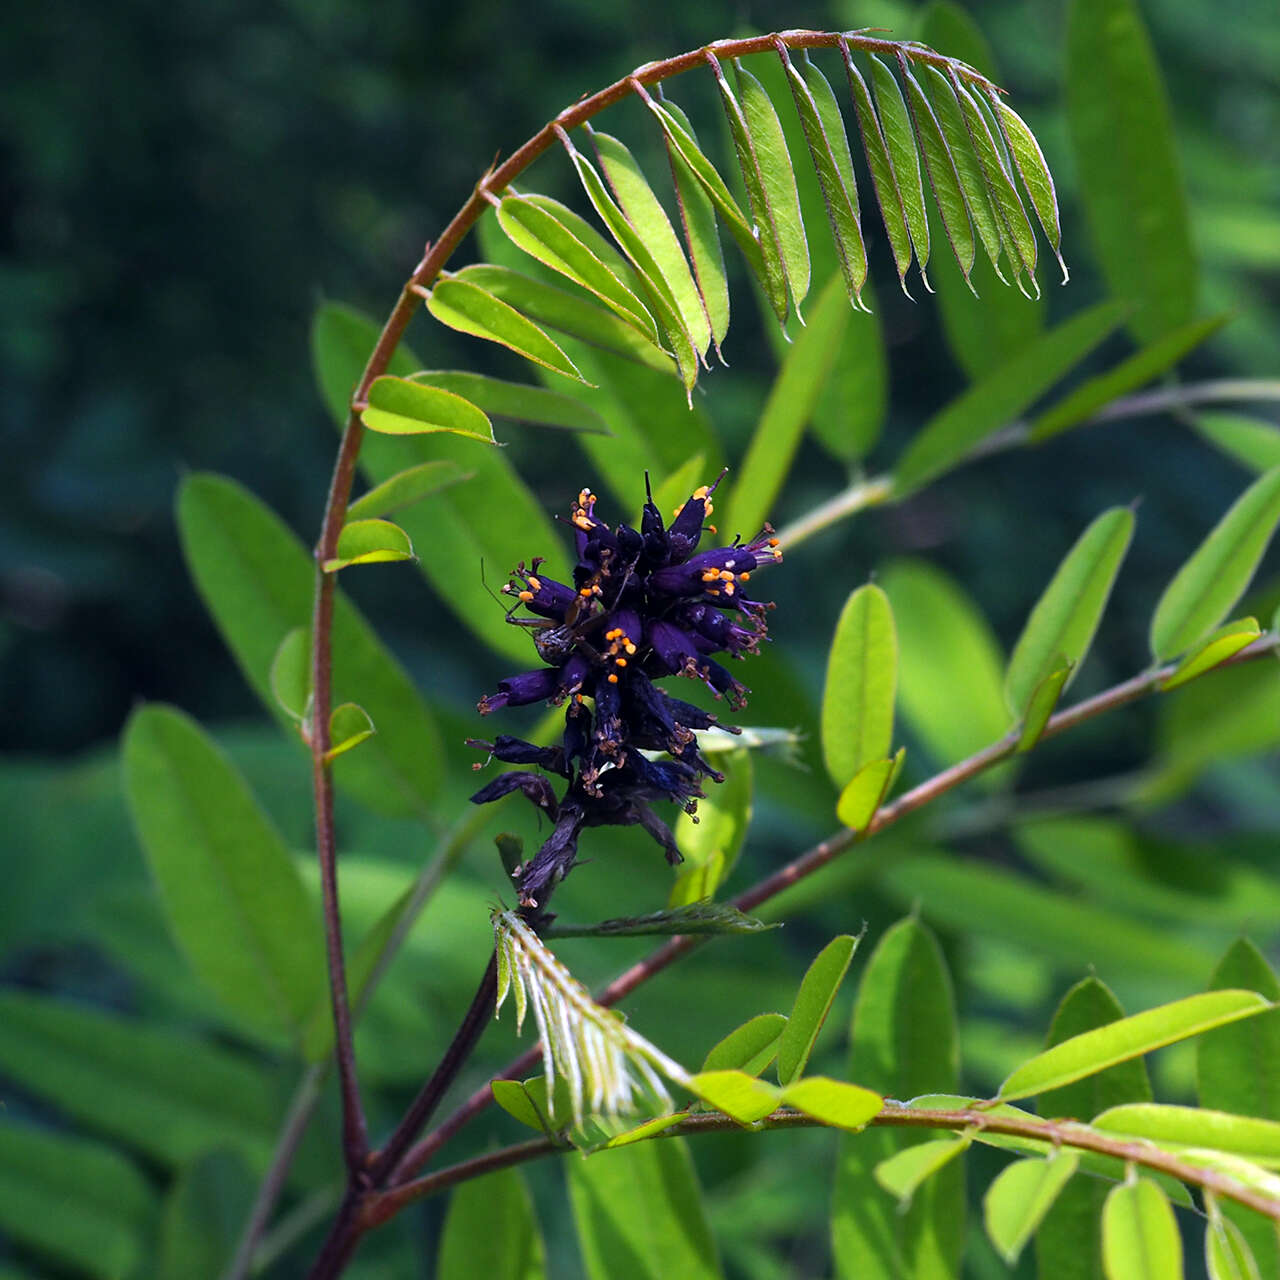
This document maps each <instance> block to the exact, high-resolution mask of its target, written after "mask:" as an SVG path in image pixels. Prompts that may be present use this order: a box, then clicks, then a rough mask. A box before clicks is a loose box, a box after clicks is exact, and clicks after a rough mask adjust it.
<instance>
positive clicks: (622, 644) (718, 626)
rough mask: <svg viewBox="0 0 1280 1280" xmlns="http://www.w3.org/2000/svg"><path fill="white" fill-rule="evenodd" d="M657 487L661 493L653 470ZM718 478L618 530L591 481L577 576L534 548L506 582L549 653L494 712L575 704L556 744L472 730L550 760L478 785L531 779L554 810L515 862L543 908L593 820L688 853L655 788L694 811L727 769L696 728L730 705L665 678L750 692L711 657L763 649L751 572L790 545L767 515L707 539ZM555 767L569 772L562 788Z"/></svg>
mask: <svg viewBox="0 0 1280 1280" xmlns="http://www.w3.org/2000/svg"><path fill="white" fill-rule="evenodd" d="M718 483H719V481H718V480H717V481H716V484H718ZM645 487H646V492H648V483H647V481H646V486H645ZM715 487H716V486H715V485H714V484H713V485H711V486H709V487H704V488H701V489H699V490H697V492H695V493H694V494H693V496H692V497H691V498H689V500H688V501H687V502H685V503H684V505H683V506H682V507H681V508H680V509H679V510H678V511H677V512H676V513H675V516H674V518H673V519H672V521H671V524H670V526H667V525H665V524H664V523H663V519H662V516H661V514H660V513H659V511H658V508H657V507H656V506H655V505H654V502H653V495H652V493H648V500H647V501H646V503H645V506H644V514H643V517H642V519H641V522H640V528H639V529H638V530H637V529H633V528H631V527H630V526H629V525H625V524H619V525H618V526H617V527H616V528H610V527H609V526H608V525H607V524H604V523H603V522H602V521H601V520H599V519H597V518H596V515H595V504H596V498H595V495H594V494H593V493H591V492H590V491H589V490H587V489H583V490H582V492H581V493H579V494H578V500H577V502H576V503H575V504H574V506H573V512H572V516H571V523H572V524H573V528H574V537H575V541H576V550H577V563H576V564H575V565H574V570H573V585H572V586H570V585H568V584H566V583H562V582H556V581H554V580H553V579H551V578H548V577H546V576H545V575H544V574H542V573H540V572H539V566H540V565H541V564H542V561H541V560H534V561H533V564H532V566H530V567H529V568H526V567H525V566H524V564H521V565H519V566H518V568H517V569H516V570H515V572H514V573H513V575H512V579H511V581H510V582H509V583H507V584H506V585H505V586H504V587H503V592H504V593H505V594H508V595H513V596H515V597H516V598H517V604H516V605H515V606H513V609H512V614H514V612H515V610H516V609H517V608H519V607H520V606H521V605H523V606H524V607H525V608H526V609H527V610H528V611H529V613H531V614H533V615H534V616H533V617H532V618H529V617H522V618H516V617H514V616H512V617H510V619H509V620H510V621H511V622H513V623H515V624H517V625H521V626H529V627H531V628H533V640H534V644H535V645H536V647H537V650H538V656H539V657H540V658H541V659H542V661H543V663H544V664H545V665H544V666H541V667H538V668H537V669H536V670H533V671H526V672H523V673H521V674H520V675H514V676H509V677H508V678H507V679H505V680H500V681H499V682H498V691H497V693H494V694H490V695H488V696H487V697H484V698H482V699H481V700H480V704H479V709H480V712H481V714H482V715H488V714H489V712H491V711H496V710H497V709H498V708H499V707H517V706H522V705H524V704H527V703H533V702H542V701H550V702H552V703H554V704H556V705H560V704H561V703H564V704H567V705H566V709H565V728H564V737H563V739H562V741H561V743H560V744H559V745H557V746H553V747H538V746H534V744H533V743H530V742H525V741H523V740H522V739H520V738H513V737H510V736H508V735H506V734H500V735H498V737H496V738H495V739H494V741H493V742H481V741H477V740H474V739H473V740H472V741H471V742H470V744H469V745H471V746H474V747H479V748H481V749H483V750H485V751H488V752H489V753H490V757H491V758H492V759H497V760H501V761H504V762H506V763H508V764H519V765H531V766H536V767H537V768H538V769H542V770H545V771H546V772H545V773H540V772H536V771H535V769H532V768H530V769H515V770H512V771H510V772H508V773H504V774H503V775H502V776H501V777H498V778H495V779H494V780H493V781H492V782H491V783H489V785H488V786H486V787H484V788H482V789H481V790H480V791H477V792H476V794H475V795H474V796H472V797H471V798H472V800H473V801H474V802H475V803H476V804H485V803H487V802H488V801H490V800H497V799H499V798H500V797H502V796H505V795H508V794H510V793H511V792H513V791H521V792H523V793H524V795H525V796H527V797H528V799H529V800H530V801H531V802H532V803H533V804H534V805H535V806H537V808H538V809H540V810H541V811H543V812H545V813H546V814H547V816H548V817H549V818H550V819H551V821H552V823H553V824H554V825H553V829H552V832H551V835H550V836H549V837H548V839H547V840H546V841H545V842H544V843H543V845H542V847H541V848H540V849H539V850H538V852H537V854H536V855H535V856H534V857H533V858H531V859H530V860H529V861H528V862H526V863H525V864H524V865H523V866H522V867H520V868H519V869H518V871H517V872H516V878H517V879H518V881H519V895H520V903H521V905H522V906H523V907H525V908H526V909H528V910H532V911H537V910H539V909H540V907H539V904H540V903H541V904H542V906H545V904H546V899H547V896H548V894H549V891H550V889H551V887H553V886H554V885H555V884H556V883H557V882H558V881H559V880H560V879H562V878H563V877H564V875H565V874H566V873H567V872H568V871H569V869H570V868H571V867H572V866H573V864H574V861H575V860H576V857H577V847H578V835H579V833H580V832H581V831H582V830H583V828H585V827H596V826H610V825H631V824H635V823H638V824H639V825H640V826H642V827H644V829H645V830H646V831H648V832H649V834H650V835H652V836H653V838H654V839H655V840H656V841H657V842H658V843H659V844H660V845H661V846H662V847H663V849H664V850H665V851H666V854H667V859H668V861H669V862H672V863H676V862H679V861H680V850H679V849H678V848H677V847H676V842H675V838H674V836H673V835H672V834H671V830H670V828H669V827H668V826H667V824H666V823H665V822H664V821H663V820H662V818H660V817H659V816H658V814H657V813H655V812H654V811H653V809H652V807H651V805H652V802H653V801H656V800H672V801H675V802H676V803H677V804H679V805H681V806H682V807H683V808H684V809H686V810H687V811H688V812H689V813H693V811H694V809H695V807H696V804H697V800H698V797H699V796H701V795H702V794H703V792H702V788H701V785H700V784H701V781H702V779H703V778H704V777H708V778H711V779H712V780H713V781H716V782H721V781H723V780H724V775H723V774H721V773H719V772H717V771H716V770H715V769H713V768H712V767H711V765H709V764H708V763H707V761H706V759H705V758H704V757H703V755H702V753H701V752H700V751H699V750H698V745H697V739H696V738H695V736H694V730H696V729H707V728H710V727H711V726H712V725H715V724H718V723H719V722H718V721H717V719H716V717H715V716H714V715H711V714H709V713H708V712H705V711H702V710H701V709H700V708H698V707H695V706H693V705H692V704H691V703H688V702H682V701H681V700H680V699H679V698H673V697H672V696H671V695H670V694H668V693H666V692H665V691H664V690H662V689H659V688H658V687H657V686H656V685H655V683H654V681H655V680H659V679H661V678H663V677H664V676H687V677H690V678H692V679H696V680H701V681H702V682H703V683H705V684H706V685H707V686H708V687H709V688H710V689H711V690H712V692H713V693H714V694H715V695H716V697H717V698H719V697H726V698H727V699H728V701H729V704H730V706H732V707H734V708H735V709H736V708H739V707H741V706H743V705H744V704H745V700H746V699H745V695H746V692H747V691H746V689H745V688H744V687H743V685H741V684H740V683H739V682H738V681H737V680H735V679H734V678H733V676H731V675H730V674H729V672H728V671H727V670H726V669H725V668H724V667H723V666H722V665H721V664H720V663H719V662H717V661H716V660H715V659H714V658H713V657H712V656H711V655H712V654H720V653H727V654H728V655H729V656H730V657H731V658H741V657H742V656H743V655H744V654H747V653H755V652H756V651H757V649H758V647H759V644H760V641H761V640H762V639H763V638H764V636H765V621H764V615H765V612H766V610H768V609H770V608H772V605H768V604H765V603H763V602H761V601H758V600H753V599H751V598H750V596H749V595H748V592H747V583H748V581H749V580H750V577H751V575H752V573H754V572H755V570H756V569H758V568H759V567H761V566H762V565H766V564H772V563H774V562H775V561H777V560H780V559H781V558H782V553H781V552H780V551H779V549H778V540H777V538H775V537H774V536H773V530H772V529H770V528H769V526H768V525H766V526H765V527H764V530H763V532H762V533H761V534H760V536H759V537H757V538H755V539H753V540H752V541H750V542H746V543H741V542H738V541H737V540H736V539H735V541H734V543H733V545H732V546H728V547H717V548H716V549H715V550H712V551H698V543H699V542H700V541H701V539H702V534H703V526H704V523H705V521H706V519H707V517H708V516H709V515H710V514H711V510H712V507H711V493H712V491H713V490H714V489H715ZM708 527H709V528H710V531H711V532H712V533H714V532H715V529H714V526H708ZM722 727H725V728H728V730H729V732H731V733H736V732H738V730H736V729H734V728H732V727H731V726H722ZM647 753H665V754H666V755H667V756H668V757H669V758H668V759H665V760H659V759H653V758H652V756H651V754H647ZM477 767H480V766H477ZM547 773H550V774H555V775H558V776H559V777H561V778H564V779H567V780H568V784H569V785H568V787H567V788H566V790H565V792H564V795H563V796H562V797H559V798H557V796H556V793H555V790H554V788H553V787H552V783H551V780H550V778H548V777H547V776H546V774H547Z"/></svg>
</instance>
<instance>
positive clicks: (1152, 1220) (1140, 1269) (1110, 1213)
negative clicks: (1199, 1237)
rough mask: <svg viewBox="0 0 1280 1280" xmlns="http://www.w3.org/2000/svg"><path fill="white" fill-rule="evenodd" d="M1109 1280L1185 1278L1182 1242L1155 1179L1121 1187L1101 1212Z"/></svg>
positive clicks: (1135, 1181)
mask: <svg viewBox="0 0 1280 1280" xmlns="http://www.w3.org/2000/svg"><path fill="white" fill-rule="evenodd" d="M1102 1263H1103V1267H1104V1269H1105V1270H1106V1273H1107V1280H1182V1240H1181V1239H1180V1237H1179V1235H1178V1224H1177V1222H1176V1220H1175V1219H1174V1216H1173V1206H1172V1205H1170V1203H1169V1200H1168V1198H1167V1197H1166V1196H1165V1194H1164V1192H1163V1191H1161V1190H1160V1188H1159V1187H1158V1186H1157V1185H1156V1184H1155V1183H1154V1182H1152V1181H1151V1179H1150V1178H1138V1179H1136V1180H1134V1181H1133V1182H1126V1183H1123V1184H1121V1185H1120V1186H1118V1187H1116V1188H1115V1189H1114V1190H1112V1192H1111V1193H1110V1195H1108V1196H1107V1202H1106V1204H1105V1205H1104V1206H1103V1209H1102Z"/></svg>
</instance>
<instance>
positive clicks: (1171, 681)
mask: <svg viewBox="0 0 1280 1280" xmlns="http://www.w3.org/2000/svg"><path fill="white" fill-rule="evenodd" d="M1261 634H1262V629H1261V628H1260V627H1259V626H1258V620H1257V619H1256V618H1238V619H1237V620H1236V621H1235V622H1228V623H1226V624H1225V625H1224V626H1221V627H1219V628H1218V629H1217V630H1216V631H1214V632H1211V633H1210V634H1209V635H1207V636H1206V637H1205V638H1204V639H1203V640H1202V641H1200V643H1199V644H1198V645H1196V647H1195V648H1194V649H1192V650H1191V652H1190V653H1188V654H1187V656H1186V657H1185V658H1183V660H1182V661H1181V662H1180V663H1179V664H1178V669H1177V670H1176V671H1175V672H1174V673H1173V674H1172V675H1171V676H1169V677H1168V678H1167V679H1165V680H1163V681H1161V683H1160V688H1161V689H1162V690H1164V691H1165V692H1166V693H1167V692H1168V691H1169V690H1170V689H1176V688H1178V687H1179V686H1180V685H1184V684H1186V683H1188V681H1191V680H1194V679H1195V678H1196V677H1197V676H1202V675H1204V674H1205V673H1206V672H1208V671H1212V670H1213V669H1214V667H1220V666H1221V665H1222V664H1223V663H1224V662H1226V661H1227V659H1228V658H1231V657H1233V656H1234V655H1235V654H1237V653H1239V652H1240V650H1241V649H1247V648H1248V647H1249V645H1251V644H1252V643H1253V642H1254V641H1255V640H1256V639H1257V638H1258V637H1259V636H1260V635H1261Z"/></svg>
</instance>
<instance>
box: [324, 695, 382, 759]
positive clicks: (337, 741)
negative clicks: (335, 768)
mask: <svg viewBox="0 0 1280 1280" xmlns="http://www.w3.org/2000/svg"><path fill="white" fill-rule="evenodd" d="M375 733H377V729H375V728H374V725H373V720H372V719H371V718H370V716H369V713H368V712H367V711H366V710H365V709H364V708H363V707H362V706H360V705H359V704H358V703H355V702H344V703H343V704H342V705H341V706H340V707H334V709H333V714H332V715H330V717H329V741H330V743H332V745H331V746H330V748H329V750H328V751H326V752H325V756H324V758H325V759H326V760H336V759H337V758H338V757H339V756H341V755H345V754H346V753H347V752H348V751H350V750H351V749H352V748H353V747H358V746H359V745H360V744H361V743H362V742H367V741H368V740H369V739H370V738H372V737H373V735H374V734H375Z"/></svg>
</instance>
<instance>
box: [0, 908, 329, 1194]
mask: <svg viewBox="0 0 1280 1280" xmlns="http://www.w3.org/2000/svg"><path fill="white" fill-rule="evenodd" d="M215 911H216V904H215ZM313 931H314V926H313ZM313 958H314V959H316V960H317V962H318V961H319V959H320V957H319V955H318V954H317V955H315V956H314V957H313ZM317 985H318V983H312V986H313V987H314V986H317ZM0 1020H2V1021H3V1023H4V1028H5V1033H4V1036H3V1037H0V1071H3V1072H4V1074H5V1076H6V1078H8V1079H9V1080H12V1081H13V1082H15V1083H17V1084H20V1085H21V1086H22V1087H23V1089H25V1090H26V1091H27V1092H28V1093H30V1094H31V1095H32V1096H34V1097H37V1098H42V1099H44V1100H45V1101H46V1102H48V1103H50V1104H52V1105H53V1106H54V1107H56V1108H57V1109H58V1111H59V1112H61V1113H62V1114H63V1115H65V1116H70V1117H72V1118H73V1119H75V1120H78V1121H79V1122H80V1123H81V1124H83V1125H85V1126H86V1127H87V1128H89V1129H94V1130H97V1131H98V1132H100V1133H104V1134H107V1135H109V1136H111V1137H113V1138H115V1139H117V1140H118V1141H120V1142H121V1143H123V1144H125V1145H127V1146H131V1147H133V1148H135V1149H136V1150H138V1151H140V1152H141V1153H142V1154H144V1155H146V1156H149V1157H150V1158H151V1159H153V1160H155V1161H156V1162H157V1163H159V1164H161V1165H163V1166H164V1167H165V1168H167V1169H175V1168H178V1167H181V1166H182V1165H184V1164H186V1163H187V1162H188V1161H189V1160H193V1159H195V1157H197V1156H198V1155H199V1154H200V1153H201V1152H202V1151H204V1150H206V1149H207V1148H210V1147H214V1146H226V1147H229V1148H232V1149H233V1150H234V1151H235V1152H236V1153H237V1154H238V1155H240V1156H242V1157H243V1158H244V1159H246V1160H248V1161H249V1163H250V1164H251V1165H252V1166H253V1168H254V1169H255V1170H256V1171H257V1172H259V1173H260V1172H262V1171H263V1170H264V1169H265V1168H266V1166H267V1163H268V1161H269V1160H270V1157H271V1151H272V1147H273V1145H274V1142H275V1131H276V1128H277V1124H278V1118H277V1107H278V1104H279V1098H278V1096H277V1093H276V1089H275V1087H274V1081H273V1080H272V1078H271V1076H270V1075H269V1074H268V1072H267V1070H266V1069H265V1068H264V1067H263V1066H262V1065H260V1064H259V1063H258V1062H256V1061H254V1060H253V1059H251V1058H249V1057H247V1056H245V1055H244V1054H240V1053H233V1052H232V1051H231V1050H229V1049H226V1048H222V1047H220V1046H219V1045H218V1044H216V1043H214V1042H212V1041H209V1040H207V1039H202V1038H200V1037H197V1036H193V1035H185V1034H180V1033H178V1032H175V1031H170V1030H168V1029H167V1028H166V1029H162V1028H160V1027H158V1026H156V1025H154V1024H152V1023H146V1022H143V1021H141V1020H139V1019H136V1018H126V1017H122V1016H120V1015H118V1014H109V1013H103V1012H100V1011H98V1010H96V1009H90V1008H87V1007H83V1006H79V1005H75V1004H71V1003H68V1002H64V1001H59V1000H55V999H52V998H50V997H47V996H41V995H35V994H33V993H28V992H25V991H4V992H0Z"/></svg>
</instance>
